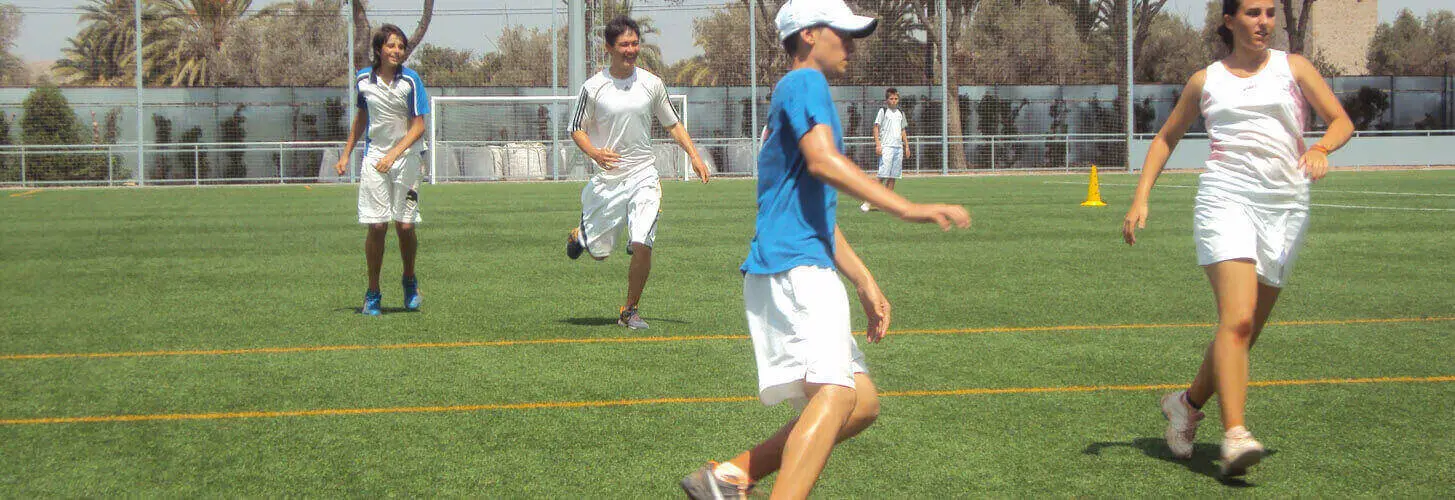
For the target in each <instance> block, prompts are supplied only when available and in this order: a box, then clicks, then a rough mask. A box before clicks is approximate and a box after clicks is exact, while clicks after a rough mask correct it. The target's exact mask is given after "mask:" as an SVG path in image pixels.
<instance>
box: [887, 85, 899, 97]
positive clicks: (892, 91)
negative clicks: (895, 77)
mask: <svg viewBox="0 0 1455 500" xmlns="http://www.w3.org/2000/svg"><path fill="white" fill-rule="evenodd" d="M890 95H899V89H897V88H894V87H889V88H887V89H884V98H885V99H888V98H889V96H890Z"/></svg>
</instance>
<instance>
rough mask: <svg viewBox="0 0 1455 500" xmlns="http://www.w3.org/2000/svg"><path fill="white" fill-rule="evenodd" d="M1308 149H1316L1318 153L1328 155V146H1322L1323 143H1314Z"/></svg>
mask: <svg viewBox="0 0 1455 500" xmlns="http://www.w3.org/2000/svg"><path fill="white" fill-rule="evenodd" d="M1308 149H1309V151H1318V152H1320V153H1323V154H1324V156H1329V148H1328V147H1326V146H1324V145H1323V144H1314V145H1313V147H1311V148H1308Z"/></svg>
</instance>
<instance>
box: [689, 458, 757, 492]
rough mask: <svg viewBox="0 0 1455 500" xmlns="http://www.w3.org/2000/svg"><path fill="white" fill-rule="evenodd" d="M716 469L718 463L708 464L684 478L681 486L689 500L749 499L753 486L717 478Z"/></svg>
mask: <svg viewBox="0 0 1455 500" xmlns="http://www.w3.org/2000/svg"><path fill="white" fill-rule="evenodd" d="M716 469H717V462H708V463H707V465H704V466H702V468H701V469H697V471H696V472H693V473H691V474H688V475H687V477H684V478H682V482H681V483H680V484H681V485H682V491H684V492H686V493H687V498H691V499H693V500H723V499H734V498H736V499H746V498H748V491H750V490H752V489H753V485H752V484H748V485H740V484H734V483H730V482H727V481H723V480H722V479H719V478H718V477H717V474H716Z"/></svg>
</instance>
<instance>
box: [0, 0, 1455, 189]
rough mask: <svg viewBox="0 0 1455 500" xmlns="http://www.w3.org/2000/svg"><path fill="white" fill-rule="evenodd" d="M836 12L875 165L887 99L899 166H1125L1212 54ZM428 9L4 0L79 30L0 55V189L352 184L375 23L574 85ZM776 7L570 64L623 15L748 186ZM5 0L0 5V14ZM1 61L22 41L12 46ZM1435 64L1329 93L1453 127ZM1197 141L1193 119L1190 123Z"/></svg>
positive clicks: (609, 11) (919, 16) (564, 55)
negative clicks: (336, 170) (1422, 71)
mask: <svg viewBox="0 0 1455 500" xmlns="http://www.w3.org/2000/svg"><path fill="white" fill-rule="evenodd" d="M1328 1H1332V2H1335V3H1337V2H1339V1H1343V0H1328ZM850 3H851V4H852V5H854V7H855V8H856V9H857V10H858V11H859V12H863V13H866V14H869V15H874V16H876V17H878V18H880V19H881V24H880V27H879V29H878V31H877V32H876V34H875V35H874V36H872V37H869V38H867V39H864V40H862V41H861V42H860V43H859V45H858V51H857V52H856V54H855V56H854V61H853V64H852V66H851V69H850V72H849V74H848V75H845V76H844V77H842V78H839V79H837V80H835V81H833V82H832V83H833V85H834V88H833V92H834V97H835V101H836V103H837V105H838V108H839V113H840V116H841V117H843V121H844V125H845V135H846V136H847V139H846V147H847V149H848V151H847V153H848V154H849V155H850V156H851V158H853V159H854V160H855V161H856V162H858V163H859V164H860V165H862V166H865V167H866V168H867V167H872V166H873V165H874V164H875V163H876V158H875V155H874V147H873V138H872V133H873V128H874V118H875V116H876V114H877V111H878V110H879V109H880V108H882V107H883V106H884V105H885V104H884V96H885V92H886V90H887V89H889V88H891V87H894V88H897V89H898V92H899V94H900V95H901V97H902V101H901V104H900V107H901V108H902V109H903V111H904V112H905V115H906V117H907V118H908V122H909V130H908V133H909V135H910V144H909V145H908V147H909V148H911V151H912V152H913V153H914V154H912V155H911V156H910V158H908V159H907V160H906V165H905V169H906V170H907V171H908V172H912V173H925V174H929V173H959V172H973V171H982V170H997V171H999V170H1076V169H1083V168H1087V167H1089V166H1090V165H1098V166H1100V167H1102V168H1103V169H1108V168H1110V169H1116V168H1127V166H1128V165H1129V163H1135V161H1133V162H1129V161H1128V160H1129V154H1130V152H1131V151H1132V150H1133V144H1132V142H1133V139H1134V134H1146V133H1150V132H1155V131H1156V130H1157V128H1158V127H1160V126H1161V124H1162V122H1163V120H1165V118H1166V116H1167V114H1168V112H1169V111H1170V109H1171V107H1172V104H1173V103H1174V102H1175V100H1176V98H1177V93H1178V92H1180V91H1181V89H1182V82H1183V81H1185V79H1186V78H1187V77H1188V76H1189V75H1190V74H1191V72H1192V71H1195V70H1196V69H1199V68H1201V67H1202V66H1204V65H1205V64H1206V63H1207V62H1209V61H1211V60H1212V58H1213V54H1215V53H1216V51H1217V50H1218V49H1217V46H1216V43H1217V42H1216V41H1215V38H1210V37H1209V31H1208V30H1209V29H1210V28H1209V25H1208V23H1207V22H1206V20H1205V19H1182V18H1179V17H1174V16H1170V15H1169V12H1166V11H1164V10H1163V9H1164V8H1165V5H1166V2H1161V1H1156V0H1152V1H1148V0H1091V1H1086V2H1071V1H1060V0H1044V1H1040V0H1038V1H1020V0H957V1H949V0H860V1H851V2H850ZM1322 3H1324V2H1321V4H1322ZM423 4H424V2H422V1H416V0H374V1H371V2H368V3H367V4H363V3H353V2H346V1H343V0H292V1H287V2H277V3H268V4H264V2H252V1H248V0H223V1H217V2H193V1H185V0H85V1H83V2H78V3H77V4H75V5H74V6H71V7H65V6H58V7H48V8H46V9H49V10H38V9H39V8H35V7H23V6H22V7H18V8H17V7H8V8H10V9H14V12H16V13H18V14H19V16H18V17H17V16H11V17H7V16H4V15H0V21H5V20H6V19H18V20H17V21H15V22H18V23H19V24H20V25H21V26H27V25H29V24H32V23H43V22H51V21H54V18H56V17H61V18H67V19H69V18H74V21H75V22H73V23H71V24H69V25H66V26H65V27H64V28H57V29H59V30H62V31H65V30H69V33H67V34H66V42H65V43H64V44H63V47H62V51H61V54H60V55H59V56H58V57H57V58H56V60H55V61H54V62H52V63H50V64H48V65H37V64H28V65H15V64H0V84H7V85H11V86H10V87H5V88H0V184H3V185H17V184H21V185H26V186H31V185H61V184H102V185H121V184H194V185H196V184H207V183H256V182H272V183H281V182H332V181H348V180H349V179H350V175H351V173H350V174H346V175H345V176H343V177H339V176H337V175H335V174H333V172H332V165H333V163H334V162H335V161H337V158H338V154H339V152H340V149H341V145H342V142H343V140H344V139H345V137H346V134H347V126H348V123H349V120H350V119H351V117H352V116H353V113H354V110H353V109H352V108H353V106H351V105H350V103H352V102H353V99H352V94H351V90H352V89H351V85H350V83H351V80H352V79H351V78H350V77H349V75H350V74H351V70H350V68H351V67H353V68H357V67H361V66H365V65H368V64H369V59H370V56H369V42H370V37H371V30H373V29H376V28H377V27H378V26H379V25H381V24H382V23H384V22H390V23H394V24H397V25H399V26H401V27H402V28H403V29H404V31H405V32H406V33H407V34H410V35H411V36H412V37H415V38H419V37H418V36H416V35H419V34H421V33H422V34H423V38H422V39H418V40H412V41H413V42H416V43H417V45H416V46H415V47H414V48H413V51H412V53H411V55H410V59H409V61H408V62H407V63H406V64H407V65H409V66H411V67H412V68H414V69H415V70H416V71H418V72H419V73H420V74H421V75H422V76H423V78H424V80H425V82H426V84H427V86H428V90H429V92H430V94H431V95H435V96H516V95H520V96H569V95H572V85H571V83H572V82H571V81H570V80H571V78H570V75H571V73H572V71H571V68H572V65H571V61H572V60H573V59H574V58H573V57H572V55H573V54H572V50H571V49H570V47H571V46H572V45H571V43H570V40H569V38H570V37H569V30H568V29H567V27H568V26H569V25H570V18H571V13H572V12H571V11H572V9H571V6H570V5H569V2H568V1H562V0H552V1H545V2H529V3H523V2H510V1H507V0H435V1H434V3H433V10H432V11H431V12H430V13H429V15H428V16H426V15H425V13H424V12H423V11H422V7H421V6H422V5H423ZM778 4H779V2H778V1H774V0H735V1H730V0H637V1H626V0H580V4H579V7H580V8H581V9H582V12H581V13H580V15H581V18H582V19H583V20H584V32H585V34H586V37H585V41H584V42H583V43H582V45H581V47H583V48H581V49H579V50H578V51H577V53H576V54H575V55H576V56H578V57H579V58H581V59H584V63H583V65H584V69H585V70H587V71H594V70H599V69H600V68H602V67H603V65H604V64H605V61H606V55H605V51H604V48H603V45H604V42H603V40H602V37H601V35H602V27H603V26H604V25H605V24H606V22H607V21H608V20H610V19H611V18H613V17H615V16H617V15H628V16H630V17H632V18H634V19H636V20H637V21H638V22H639V23H640V24H641V27H642V32H643V33H642V35H643V38H644V40H643V41H644V44H645V48H644V51H643V56H642V57H641V58H640V59H639V64H640V65H641V66H642V67H643V68H645V69H647V70H649V71H652V72H654V73H656V74H658V75H659V76H661V77H662V78H663V79H664V80H666V81H667V83H668V85H669V90H670V92H672V93H674V94H683V95H686V96H687V98H686V99H687V102H688V107H687V109H686V110H685V111H686V114H688V115H689V116H690V117H691V119H690V120H689V121H687V128H688V131H689V132H690V133H691V135H692V136H693V138H694V140H695V142H696V144H697V145H698V148H699V150H700V151H701V153H702V155H703V156H704V157H705V158H706V159H707V160H708V163H710V164H711V165H712V166H713V168H714V169H716V170H717V173H718V174H720V175H752V174H753V172H754V171H755V165H754V161H755V156H756V151H757V146H758V143H757V141H758V131H759V130H761V127H762V117H763V116H764V115H765V114H766V113H767V109H768V105H769V102H770V99H771V95H772V90H773V84H774V82H776V81H777V79H778V78H779V77H780V76H781V75H782V74H783V73H784V72H785V71H786V69H787V59H786V57H785V55H784V53H783V50H782V48H781V47H780V46H779V42H778V39H777V36H776V33H775V32H774V27H773V17H774V14H775V13H776V10H777V6H778ZM198 7H206V8H198ZM6 8H7V7H6V4H4V3H3V2H0V14H4V13H6V12H11V11H6V10H5V9H6ZM1360 8H1365V7H1362V6H1361V7H1360ZM1320 12H1321V11H1314V13H1313V14H1314V15H1322V14H1319V13H1320ZM68 16H69V17H68ZM426 18H427V19H428V23H427V24H428V29H426V30H422V29H421V25H423V24H425V23H424V22H423V21H424V20H425V19H426ZM1318 22H1320V21H1319V19H1317V18H1316V19H1314V23H1315V24H1317V23H1318ZM1335 22H1337V23H1346V24H1348V31H1359V30H1363V29H1364V28H1369V30H1372V27H1368V26H1364V25H1365V24H1369V23H1371V22H1373V20H1372V19H1367V18H1358V17H1357V16H1354V17H1350V16H1345V18H1341V20H1338V21H1335ZM1326 24H1327V22H1326ZM1340 27H1341V25H1338V24H1335V25H1333V28H1335V29H1337V28H1340ZM5 28H7V26H0V31H3V29H5ZM9 28H14V27H9ZM1325 31H1329V30H1328V29H1325ZM138 32H139V33H141V34H142V36H141V37H137V36H136V34H137V33H138ZM0 34H3V33H0ZM3 40H4V37H3V36H0V42H3ZM12 40H13V38H12ZM27 43H28V44H29V43H30V42H29V41H28V42H27ZM1310 46H1311V47H1314V48H1315V49H1316V50H1314V51H1312V52H1317V51H1318V50H1322V49H1319V48H1318V45H1317V44H1311V45H1310ZM137 47H140V49H139V50H138V48H137ZM0 48H3V49H5V50H10V51H13V50H15V46H13V42H12V46H10V47H0ZM138 53H140V54H141V57H136V54H138ZM1319 54H1321V52H1320V53H1315V54H1313V55H1311V56H1310V57H1311V58H1315V59H1319V58H1320V57H1321V56H1320V55H1319ZM9 55H10V54H9V53H8V52H7V53H5V54H0V59H4V56H9ZM351 55H352V59H351ZM1321 61H1322V60H1320V61H1316V62H1320V63H1321ZM0 63H5V61H4V60H0ZM1447 68H1448V65H1447ZM1444 71H1445V72H1444V73H1442V74H1441V75H1440V76H1341V77H1334V78H1330V79H1329V81H1330V84H1331V86H1332V87H1333V88H1334V90H1335V92H1336V93H1337V94H1338V95H1339V97H1340V99H1341V101H1343V102H1344V103H1345V106H1346V108H1348V110H1349V111H1350V114H1351V116H1352V117H1353V118H1354V119H1355V122H1356V125H1358V126H1359V128H1360V129H1361V130H1370V131H1374V130H1378V131H1386V132H1387V133H1395V134H1397V133H1400V131H1408V132H1410V133H1419V132H1416V131H1426V130H1449V129H1451V128H1455V105H1452V101H1455V99H1452V96H1455V79H1452V78H1451V77H1450V76H1449V74H1448V69H1446V70H1444ZM137 75H141V76H140V78H137ZM45 82H50V83H45ZM52 84H56V85H58V88H57V86H56V85H52ZM436 113H438V116H436V117H435V119H438V120H442V121H445V122H450V123H453V125H452V127H451V128H452V129H453V130H460V129H463V128H469V127H472V126H473V127H477V128H478V129H479V130H480V131H481V132H480V134H479V135H480V137H479V140H483V141H500V143H502V144H504V143H508V142H519V141H521V140H523V139H526V138H529V137H533V136H537V135H540V134H539V133H538V130H537V129H538V128H539V127H540V126H541V123H535V122H534V121H531V120H505V121H501V122H493V123H471V122H470V119H469V118H468V117H467V116H466V115H461V116H454V115H452V114H451V113H452V109H451V108H448V107H442V109H440V110H436ZM454 122H461V123H454ZM1310 125H1311V128H1312V129H1315V130H1316V129H1318V128H1319V127H1321V126H1322V124H1320V123H1317V122H1316V121H1315V122H1314V123H1311V124H1310ZM548 126H550V127H559V125H558V121H552V122H551V123H550V124H549V125H548ZM1201 130H1202V128H1201V124H1200V123H1199V124H1197V125H1195V126H1194V128H1193V130H1192V132H1193V133H1196V132H1199V131H1201ZM426 139H427V140H441V139H442V138H426ZM567 143H568V146H569V141H567ZM552 157H555V155H552ZM1134 160H1135V159H1134ZM1452 163H1455V161H1452ZM559 170H561V171H570V172H574V173H573V174H571V175H567V176H565V177H564V178H579V176H581V175H584V172H585V169H571V168H564V169H559ZM516 171H524V172H528V173H527V174H525V175H519V176H517V175H505V176H498V177H494V178H501V179H536V178H562V177H561V176H559V175H550V176H544V177H543V176H538V175H536V174H535V173H530V172H533V171H531V170H530V169H525V170H516ZM461 178H468V176H464V177H461Z"/></svg>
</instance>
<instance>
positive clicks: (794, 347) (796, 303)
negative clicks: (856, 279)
mask: <svg viewBox="0 0 1455 500" xmlns="http://www.w3.org/2000/svg"><path fill="white" fill-rule="evenodd" d="M743 304H744V306H745V307H746V310H747V314H748V332H749V334H750V335H751V336H752V338H753V354H754V355H755V356H756V358H757V360H758V398H759V399H761V400H762V401H763V404H765V405H769V406H772V405H776V404H778V403H781V402H784V401H789V402H790V403H792V404H793V405H794V406H795V407H797V408H799V409H802V408H803V407H804V405H806V404H808V395H807V393H805V392H804V385H803V384H804V382H809V383H816V384H833V385H841V386H844V387H854V374H855V373H868V371H869V370H868V369H867V367H866V365H865V364H864V353H863V352H862V351H860V350H859V344H858V343H856V342H854V337H853V334H852V331H851V330H850V326H849V295H848V293H847V292H846V291H845V290H844V283H843V282H842V281H839V275H838V273H835V272H834V271H833V270H832V269H828V268H823V267H810V266H799V267H795V268H793V269H789V270H787V271H784V272H781V273H778V274H766V275H765V274H748V275H745V276H743Z"/></svg>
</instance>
